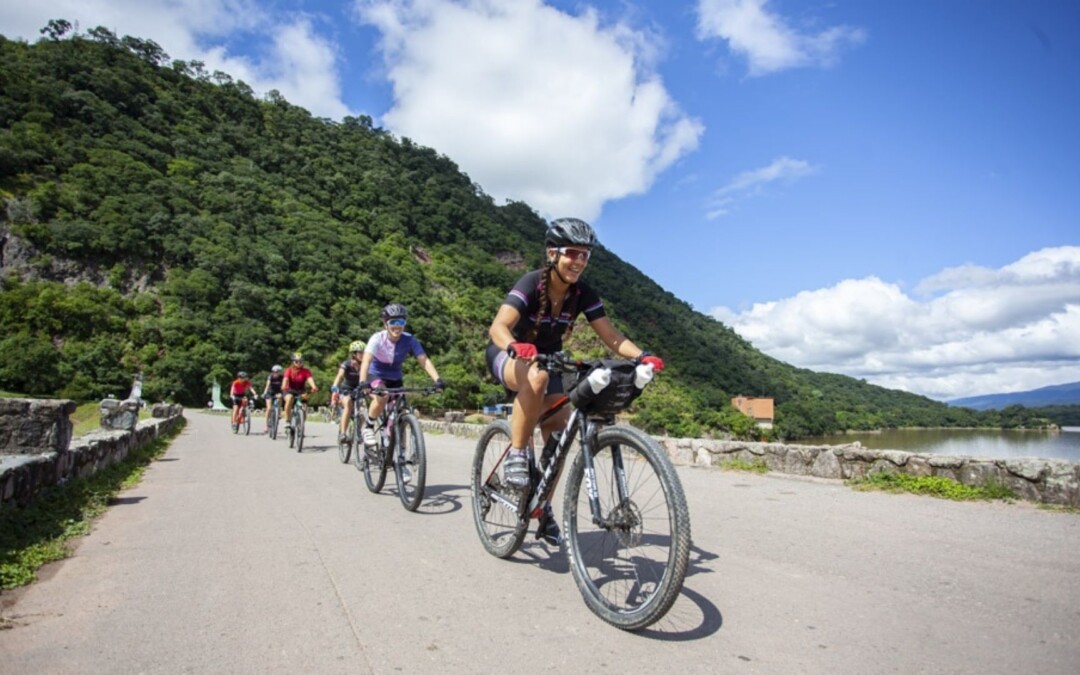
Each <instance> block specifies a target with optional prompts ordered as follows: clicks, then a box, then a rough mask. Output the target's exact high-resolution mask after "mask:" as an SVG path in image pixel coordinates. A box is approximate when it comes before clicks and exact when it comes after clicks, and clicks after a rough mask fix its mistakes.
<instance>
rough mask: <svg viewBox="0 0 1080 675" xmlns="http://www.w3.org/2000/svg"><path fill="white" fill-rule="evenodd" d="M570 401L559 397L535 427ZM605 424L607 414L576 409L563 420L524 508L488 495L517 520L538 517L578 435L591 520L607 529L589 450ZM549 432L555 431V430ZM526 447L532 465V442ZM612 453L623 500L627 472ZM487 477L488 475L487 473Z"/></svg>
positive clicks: (496, 468) (500, 497) (500, 462)
mask: <svg viewBox="0 0 1080 675" xmlns="http://www.w3.org/2000/svg"><path fill="white" fill-rule="evenodd" d="M569 403H570V397H569V396H565V395H564V396H562V397H561V398H560V399H559V400H557V401H556V402H555V403H554V404H552V406H551V407H550V408H548V409H547V410H546V411H544V413H543V414H541V415H540V419H539V420H538V421H537V426H540V425H542V424H543V423H544V422H546V421H547V420H549V419H551V418H552V417H554V416H555V415H556V414H557V413H558V412H559V411H560V410H562V409H563V408H564V407H566V406H567V405H568V404H569ZM607 423H608V419H607V418H606V417H589V416H588V415H586V414H585V413H583V412H582V411H580V410H578V409H576V408H575V409H574V411H573V412H572V413H571V414H570V419H569V420H567V421H566V426H565V427H563V429H562V436H561V437H560V438H559V442H558V443H557V444H556V445H555V450H554V451H553V452H552V454H551V459H550V460H548V463H547V466H545V467H541V468H540V469H539V471H540V480H539V481H538V482H537V483H536V484H535V485H534V486H533V489H532V495H531V497H530V498H529V501H528V504H527V505H526V507H525V508H524V509H521V510H519V508H518V505H517V504H514V503H513V502H511V501H509V500H507V499H505V498H504V497H503V496H502V495H501V494H498V493H492V495H491V496H492V497H493V498H494V499H495V500H496V501H498V502H499V503H500V504H502V505H503V506H505V507H506V508H508V509H510V510H511V511H513V512H514V513H515V514H516V515H517V517H518V519H519V520H528V519H529V518H539V517H540V516H541V515H542V513H543V508H544V504H545V503H546V502H547V501H548V500H549V499H550V498H551V495H552V494H553V493H554V492H555V487H556V486H557V485H558V484H559V478H560V477H561V475H562V470H563V467H564V466H565V464H566V458H567V456H568V455H569V452H568V451H569V449H570V444H571V443H573V442H574V438H576V437H578V436H580V437H581V451H582V452H583V453H585V489H586V491H587V493H588V496H589V510H590V511H591V512H592V521H593V524H594V525H596V526H597V527H603V528H605V529H610V528H611V524H610V523H605V522H604V521H603V519H602V518H601V517H600V513H601V510H602V509H601V507H600V495H599V494H598V492H597V489H596V468H595V466H594V464H593V452H592V449H593V447H594V445H595V443H596V434H597V433H598V432H599V431H600V429H601V427H603V426H604V425H605V424H607ZM556 431H557V430H556ZM552 433H555V431H553V432H552ZM528 450H529V462H530V464H531V465H532V464H534V463H535V458H534V456H533V455H534V452H533V448H532V443H531V442H530V443H529V448H528ZM509 451H510V447H509V446H507V448H506V450H505V451H504V452H503V455H502V458H501V459H500V460H499V462H498V463H496V465H495V467H494V468H493V469H492V472H495V471H498V470H499V467H500V466H501V465H502V461H503V460H504V459H505V458H506V454H507V453H508V452H509ZM612 455H613V456H612V461H613V462H614V463H615V471H616V474H617V477H618V489H619V497H620V498H621V499H625V498H626V495H627V494H629V489H628V487H627V485H626V472H625V471H624V469H623V465H622V455H621V454H620V453H618V452H613V453H612ZM488 478H490V475H489V476H488Z"/></svg>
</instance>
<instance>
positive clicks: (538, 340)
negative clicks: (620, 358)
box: [503, 270, 607, 354]
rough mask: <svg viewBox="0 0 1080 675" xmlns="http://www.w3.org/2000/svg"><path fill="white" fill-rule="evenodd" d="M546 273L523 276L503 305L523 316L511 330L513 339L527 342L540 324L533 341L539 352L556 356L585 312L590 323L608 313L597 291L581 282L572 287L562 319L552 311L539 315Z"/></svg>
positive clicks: (563, 307) (533, 272)
mask: <svg viewBox="0 0 1080 675" xmlns="http://www.w3.org/2000/svg"><path fill="white" fill-rule="evenodd" d="M543 274H544V272H543V271H542V270H534V271H532V272H529V273H528V274H526V275H525V276H523V277H521V279H519V280H518V282H517V283H516V284H514V287H513V288H512V289H511V290H510V292H509V293H507V295H506V299H505V300H503V304H504V305H510V306H511V307H513V308H514V309H516V310H517V311H518V313H519V314H521V318H520V319H519V320H518V322H517V324H516V325H515V326H514V327H513V328H512V329H511V330H510V332H511V333H512V334H513V336H514V340H518V341H520V340H525V339H527V338H528V336H529V334H530V333H531V332H532V329H533V326H535V325H536V324H537V323H538V322H539V324H540V330H539V331H538V332H537V333H536V337H535V338H534V339H532V340H530V342H532V343H533V344H534V345H536V350H537V351H538V352H540V353H541V354H554V353H555V352H557V351H559V350H561V349H562V339H563V335H565V334H566V330H567V329H568V328H569V327H570V325H571V324H573V323H574V321H575V320H576V319H577V317H578V314H581V313H582V312H584V314H585V318H586V319H587V320H588V321H595V320H596V319H599V318H601V317H603V316H606V315H607V313H606V312H605V311H604V303H603V302H602V301H601V300H600V296H599V295H597V293H596V291H594V290H593V289H592V288H591V287H590V286H589V285H588V284H586V283H584V282H582V281H579V282H577V283H575V284H573V285H571V286H570V290H569V291H568V292H567V294H566V299H565V300H563V304H562V309H561V310H560V312H559V316H557V317H553V316H552V315H551V311H550V309H549V310H548V313H547V314H545V315H544V316H540V293H539V286H540V280H541V279H542V278H543Z"/></svg>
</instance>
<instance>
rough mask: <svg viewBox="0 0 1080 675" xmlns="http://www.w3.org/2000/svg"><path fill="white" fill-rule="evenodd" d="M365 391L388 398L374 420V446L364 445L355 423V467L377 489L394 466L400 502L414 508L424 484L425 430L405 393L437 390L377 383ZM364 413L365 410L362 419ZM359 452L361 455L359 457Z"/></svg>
mask: <svg viewBox="0 0 1080 675" xmlns="http://www.w3.org/2000/svg"><path fill="white" fill-rule="evenodd" d="M368 391H369V392H370V394H374V395H378V396H382V395H386V396H388V400H387V401H386V407H385V408H383V411H382V414H381V415H379V419H378V420H377V421H376V423H375V439H376V442H375V447H373V448H369V447H367V446H365V445H364V442H363V438H362V437H361V435H360V430H361V429H362V427H360V426H356V427H355V429H356V432H355V437H356V440H357V442H358V443H359V445H357V458H358V459H360V462H361V463H360V465H359V466H358V467H357V468H359V469H360V470H361V471H362V472H363V474H364V482H365V483H366V484H367V487H368V490H370V491H371V492H375V493H378V492H379V491H381V490H382V488H383V485H384V484H385V483H386V471H387V470H388V469H390V468H391V467H393V469H394V476H395V477H396V479H397V488H398V497H400V498H401V504H402V506H404V507H405V510H406V511H415V510H416V509H417V507H419V506H420V502H421V500H423V498H424V485H425V481H426V480H427V450H426V448H425V446H424V430H423V429H422V428H421V426H420V420H419V418H417V416H416V413H415V412H413V409H412V406H411V405H409V401H408V399H407V398H406V396H405V395H406V394H433V393H435V391H437V390H436V389H435V387H424V388H421V389H416V388H413V389H410V388H406V387H402V388H396V389H384V388H381V387H376V388H374V389H369V390H368ZM360 394H361V392H360V391H359V390H357V392H356V394H355V395H354V396H359V395H360ZM365 399H366V396H365V398H359V397H356V398H354V399H353V400H354V401H355V403H356V405H357V406H360V405H361V403H362V402H364V401H365ZM366 414H367V413H366V412H365V413H364V415H365V418H364V419H365V421H366V419H367V418H366ZM361 447H362V448H364V452H363V453H360V452H359V448H361ZM361 454H362V455H363V457H362V458H360V455H361Z"/></svg>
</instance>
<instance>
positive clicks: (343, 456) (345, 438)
mask: <svg viewBox="0 0 1080 675" xmlns="http://www.w3.org/2000/svg"><path fill="white" fill-rule="evenodd" d="M352 439H353V434H352V421H351V420H350V422H349V425H348V426H346V427H345V433H344V434H342V433H340V431H339V432H338V444H337V454H338V459H340V460H341V463H342V464H348V463H349V455H350V454H351V453H352Z"/></svg>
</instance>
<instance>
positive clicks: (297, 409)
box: [289, 394, 308, 452]
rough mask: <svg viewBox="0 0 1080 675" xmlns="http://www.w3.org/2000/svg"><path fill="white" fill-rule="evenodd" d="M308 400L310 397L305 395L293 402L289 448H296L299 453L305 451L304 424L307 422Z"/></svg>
mask: <svg viewBox="0 0 1080 675" xmlns="http://www.w3.org/2000/svg"><path fill="white" fill-rule="evenodd" d="M307 399H308V395H307V394H303V395H301V396H299V397H297V399H296V400H295V401H293V407H292V417H291V420H292V426H291V428H290V429H289V447H290V448H291V447H293V446H296V451H297V452H302V451H303V450H304V424H305V422H306V421H307Z"/></svg>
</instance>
